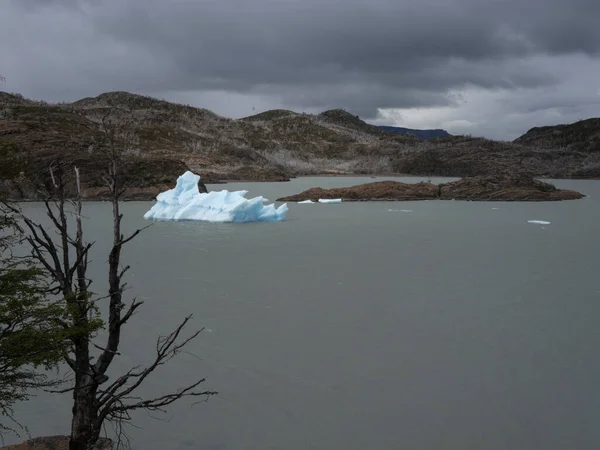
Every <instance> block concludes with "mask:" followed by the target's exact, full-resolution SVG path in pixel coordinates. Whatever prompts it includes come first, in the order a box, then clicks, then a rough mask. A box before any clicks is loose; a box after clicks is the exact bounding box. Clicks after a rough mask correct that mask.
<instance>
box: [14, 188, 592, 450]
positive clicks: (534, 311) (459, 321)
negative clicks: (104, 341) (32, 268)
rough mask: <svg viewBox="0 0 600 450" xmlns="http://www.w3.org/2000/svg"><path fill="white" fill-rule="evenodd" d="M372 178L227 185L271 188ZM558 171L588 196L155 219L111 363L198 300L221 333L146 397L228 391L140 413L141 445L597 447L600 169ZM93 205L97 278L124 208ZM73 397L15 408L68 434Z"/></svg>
mask: <svg viewBox="0 0 600 450" xmlns="http://www.w3.org/2000/svg"><path fill="white" fill-rule="evenodd" d="M379 179H382V178H379ZM408 180H410V181H413V182H416V181H419V179H415V178H410V179H408ZM367 181H373V180H371V179H369V178H301V179H295V180H293V181H292V182H290V183H247V184H243V185H240V184H230V185H219V186H212V188H215V189H223V188H227V189H230V190H235V189H243V188H246V189H249V190H250V194H249V195H264V196H265V197H267V198H269V199H271V200H274V199H276V198H278V197H281V196H285V195H290V194H295V193H297V192H300V191H302V190H304V189H307V188H309V187H314V186H321V187H339V186H350V185H353V184H357V183H362V182H367ZM434 181H438V180H436V179H434ZM557 184H558V185H559V186H560V187H567V188H574V189H577V190H580V191H581V192H583V193H585V194H587V195H589V197H588V198H585V199H582V200H577V201H569V202H559V203H487V202H458V201H422V202H384V203H362V202H359V203H346V204H340V205H319V204H316V205H296V204H291V205H290V211H289V213H288V214H289V220H287V221H286V222H282V223H261V224H205V223H193V222H185V223H169V222H159V223H156V224H155V225H154V226H152V227H151V228H150V229H148V230H146V231H144V233H143V234H142V235H140V236H139V237H138V238H136V239H135V240H134V241H133V242H132V243H131V244H130V245H129V246H128V247H127V250H126V251H125V259H126V262H127V263H129V264H131V265H132V269H131V272H130V274H129V277H128V282H129V287H130V290H129V291H128V294H130V295H131V296H133V295H135V296H138V297H139V298H141V299H143V300H144V301H145V305H144V306H143V308H142V309H141V310H140V312H139V314H137V315H136V316H135V317H134V318H133V319H132V320H131V322H130V325H129V326H128V327H127V330H126V332H125V335H124V337H123V345H122V348H121V350H122V356H120V357H119V358H118V360H117V364H116V365H115V370H114V373H115V374H116V373H118V371H119V369H124V368H127V367H129V366H131V365H136V364H142V363H145V362H148V361H149V360H150V358H151V356H152V351H153V348H154V339H155V337H156V336H157V335H158V334H161V333H165V332H167V331H168V330H170V329H171V328H173V327H174V326H175V325H176V324H177V323H178V322H179V321H180V320H181V319H182V318H183V317H185V316H186V315H187V314H190V313H193V314H194V321H193V326H194V327H205V328H206V329H205V331H204V332H203V333H202V334H201V336H200V337H199V338H198V339H197V340H196V341H195V342H194V343H193V344H192V345H191V346H190V348H189V351H190V353H191V354H183V355H181V357H179V358H178V359H176V360H173V361H171V362H170V363H169V365H168V366H166V367H164V368H163V369H162V370H161V371H158V372H157V373H156V376H155V377H154V378H153V379H152V380H150V381H149V382H148V383H147V384H146V385H145V386H144V390H143V393H156V394H161V393H165V392H168V391H170V390H173V389H176V388H177V387H180V386H182V385H183V384H184V383H185V382H186V381H193V380H195V379H197V378H198V377H207V381H206V383H205V387H206V388H208V389H214V390H218V391H219V392H220V395H219V396H218V397H212V398H211V399H210V401H209V402H208V403H201V404H197V405H195V406H190V402H184V403H181V404H179V405H175V406H172V407H171V408H169V413H168V414H167V415H164V416H160V417H161V418H162V419H163V420H154V419H152V418H151V417H150V416H149V415H148V414H145V413H140V414H137V415H136V416H135V419H136V424H137V425H138V426H139V428H137V429H136V428H132V429H130V430H129V434H130V435H131V437H132V439H133V442H134V445H133V447H134V449H139V450H142V449H145V450H164V449H178V450H184V449H186V450H188V449H189V450H191V449H210V450H217V449H218V450H245V449H248V450H250V449H261V450H264V449H277V450H279V449H285V450H305V449H323V450H334V449H339V450H364V449H389V450H395V449H399V448H403V449H416V450H434V449H436V450H437V449H444V450H464V449H478V450H479V449H489V450H505V449H544V450H564V449H567V448H569V449H591V448H597V447H598V445H599V444H600V427H598V422H599V420H600V390H599V389H598V386H599V380H600V357H599V356H598V355H599V352H600V350H599V349H600V326H599V325H600V301H599V300H600V278H599V275H598V255H599V254H600V241H599V240H598V223H599V221H600V182H597V181H559V182H557ZM150 206H151V203H149V202H134V203H127V204H125V205H124V206H123V212H124V213H125V219H124V223H125V225H126V227H127V228H129V229H133V228H134V227H140V226H144V225H145V224H146V222H145V221H144V220H143V219H142V218H141V217H142V215H143V213H144V212H145V211H146V210H147V209H149V207H150ZM25 208H26V209H27V210H28V211H29V212H30V213H32V214H34V215H36V214H40V213H41V211H42V210H41V206H40V205H36V204H31V205H25ZM493 208H498V209H493ZM390 210H392V211H390ZM400 210H412V211H413V212H401V211H400ZM85 211H86V212H85V213H86V215H87V216H88V217H89V220H88V223H87V229H86V231H87V233H88V237H89V238H90V239H91V240H95V241H96V244H95V253H94V254H93V255H94V261H93V266H92V272H93V274H94V277H95V278H96V279H97V280H98V281H97V282H96V283H95V284H94V286H96V289H98V290H100V289H102V288H103V287H104V286H105V283H103V282H101V281H100V279H101V277H105V272H106V270H105V265H104V264H105V261H106V251H107V250H106V249H107V245H108V242H109V239H110V225H111V217H110V208H109V205H108V204H107V203H87V204H86V205H85ZM528 220H545V221H550V222H551V224H550V225H546V226H541V225H534V224H528V223H527V221H528ZM192 354H193V355H192ZM117 365H118V367H117ZM69 410H70V405H69V398H68V396H63V397H62V398H60V397H57V396H48V395H40V396H39V397H38V398H37V399H34V400H33V401H31V402H29V403H27V404H24V405H22V406H21V407H19V412H20V413H21V417H22V418H23V421H24V422H26V423H27V424H28V425H29V428H30V431H31V433H32V434H33V435H48V434H60V433H67V432H68V427H69V418H68V412H69Z"/></svg>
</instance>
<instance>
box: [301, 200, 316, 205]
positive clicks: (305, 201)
mask: <svg viewBox="0 0 600 450" xmlns="http://www.w3.org/2000/svg"><path fill="white" fill-rule="evenodd" d="M312 203H314V202H313V201H312V200H310V199H309V200H302V201H301V202H298V204H299V205H309V204H312Z"/></svg>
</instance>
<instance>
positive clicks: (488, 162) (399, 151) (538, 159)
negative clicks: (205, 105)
mask: <svg viewBox="0 0 600 450" xmlns="http://www.w3.org/2000/svg"><path fill="white" fill-rule="evenodd" d="M594 120H598V119H594ZM103 121H108V122H110V123H111V124H112V125H111V126H114V127H116V129H117V130H118V138H119V142H120V143H121V144H122V147H123V148H124V149H125V153H126V159H127V164H126V165H127V166H128V167H129V170H133V168H134V167H139V168H140V170H141V171H137V174H136V175H135V177H132V180H135V183H134V184H135V186H133V187H134V188H135V189H137V191H135V192H138V194H136V195H141V194H139V192H141V191H143V192H147V193H148V196H149V198H151V195H150V192H151V191H152V192H154V191H155V189H154V188H155V187H156V186H157V184H160V185H167V184H173V183H174V182H175V179H176V176H177V175H179V174H180V173H182V172H183V171H184V170H186V169H188V168H189V169H190V170H193V171H195V172H196V173H199V174H200V175H201V176H202V179H203V180H205V181H207V182H217V181H219V180H261V181H285V180H288V179H289V177H293V176H297V175H310V174H390V173H407V174H414V175H448V176H473V175H495V174H497V173H512V172H522V171H526V172H528V173H529V174H531V175H534V176H549V177H560V178H568V177H576V176H598V177H600V170H598V171H597V172H594V171H595V170H596V169H595V168H596V167H600V159H599V158H598V157H599V156H600V152H595V151H594V150H593V149H594V148H595V147H594V145H595V144H594V142H596V141H595V139H596V136H597V135H596V134H594V132H593V129H594V127H592V126H589V127H587V128H585V127H583V128H582V129H585V130H588V128H589V130H588V132H586V133H587V134H584V133H583V132H581V131H580V132H577V133H575V132H573V133H566V132H563V133H562V134H561V136H562V137H563V141H561V142H563V144H564V145H563V144H561V146H558V145H555V144H556V140H555V141H552V142H553V144H552V146H551V145H546V146H544V147H540V144H539V142H540V140H541V139H542V138H541V137H542V136H545V135H546V134H547V133H546V131H544V132H542V131H540V130H545V128H543V129H539V130H538V129H536V130H537V131H535V132H534V131H533V130H530V132H528V134H526V135H525V136H527V138H526V139H525V138H520V139H519V140H517V141H515V142H512V143H511V142H497V141H490V140H486V139H481V138H471V137H465V136H444V137H438V138H431V139H427V140H423V141H421V140H419V139H418V137H417V136H415V135H407V134H401V133H396V132H389V131H387V130H385V129H382V128H380V127H377V126H374V125H370V124H368V123H366V122H364V121H362V120H361V119H360V118H358V117H357V116H355V115H353V114H351V113H349V112H347V111H344V110H340V109H334V110H329V111H325V112H323V113H321V114H315V115H313V114H302V113H296V112H294V111H288V110H271V111H265V112H262V113H259V114H256V115H254V116H250V117H246V118H243V119H237V120H234V119H229V118H225V117H221V116H219V115H217V114H215V113H213V112H212V111H209V110H206V109H202V108H196V107H193V106H189V105H181V104H175V103H171V102H167V101H164V100H159V99H155V98H152V97H147V96H142V95H137V94H131V93H127V92H107V93H104V94H101V95H99V96H97V97H89V98H84V99H81V100H78V101H76V102H73V103H63V104H47V103H44V102H39V101H33V100H28V99H24V98H23V97H22V96H19V95H15V94H7V93H0V158H2V152H3V151H4V150H6V149H8V150H6V151H5V153H6V152H8V153H11V152H12V153H11V154H14V153H15V152H16V153H17V154H18V155H20V158H21V159H20V160H19V161H21V162H23V161H27V165H25V166H23V165H22V164H21V163H19V164H21V166H20V168H21V169H22V170H20V171H19V172H18V173H19V174H20V173H21V172H23V176H24V177H25V178H27V177H36V176H38V175H37V174H38V173H40V171H41V172H44V171H45V168H46V167H47V164H49V161H52V160H53V159H55V158H56V157H60V158H61V159H63V160H65V161H67V162H73V161H77V162H78V164H79V165H80V166H81V167H82V171H83V172H84V174H87V175H86V176H87V179H89V180H90V189H92V187H93V186H96V184H97V183H98V182H99V181H98V180H100V179H101V176H99V175H98V174H97V172H98V171H100V172H102V169H101V168H99V167H98V161H99V160H101V158H100V157H101V155H102V148H103V145H105V144H106V143H105V135H104V132H103V125H102V123H103ZM590 123H594V122H590ZM542 141H543V139H542ZM2 149H4V150H2ZM13 156H14V155H13ZM2 166H4V167H8V165H7V164H6V163H5V162H3V161H0V168H2ZM590 168H592V169H590ZM0 172H2V170H0ZM46 172H47V171H46ZM13 175H14V173H13ZM7 177H8V175H7V174H4V175H2V173H0V178H2V179H3V180H4V182H3V183H4V184H5V185H6V182H7V181H6V180H7ZM96 187H97V186H96ZM11 189H12V192H15V189H14V188H11ZM148 189H150V190H148ZM25 191H27V189H25ZM25 191H24V192H25ZM27 192H30V191H27ZM90 192H92V191H90ZM27 195H30V194H27ZM90 195H92V194H90ZM98 195H99V194H98ZM144 195H146V194H144ZM92 196H93V195H92ZM132 196H133V191H132Z"/></svg>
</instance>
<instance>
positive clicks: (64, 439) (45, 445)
mask: <svg viewBox="0 0 600 450" xmlns="http://www.w3.org/2000/svg"><path fill="white" fill-rule="evenodd" d="M113 449H114V445H113V443H112V441H111V440H110V439H103V438H101V439H100V441H99V442H98V443H97V444H96V445H95V446H94V447H93V448H92V450H113ZM0 450H69V436H44V437H36V438H32V439H28V440H27V441H25V442H23V443H21V444H17V445H8V446H6V447H0Z"/></svg>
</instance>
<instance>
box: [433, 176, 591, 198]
mask: <svg viewBox="0 0 600 450" xmlns="http://www.w3.org/2000/svg"><path fill="white" fill-rule="evenodd" d="M583 197H584V196H583V194H581V193H579V192H576V191H570V190H563V189H556V188H555V187H554V186H553V185H551V184H549V183H544V182H542V181H539V180H536V179H534V178H531V177H526V176H512V177H500V176H488V177H472V178H463V179H461V180H458V181H453V182H452V183H445V184H441V185H440V199H442V200H452V199H456V200H477V201H503V202H511V201H520V202H525V201H556V200H575V199H578V198H583Z"/></svg>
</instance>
